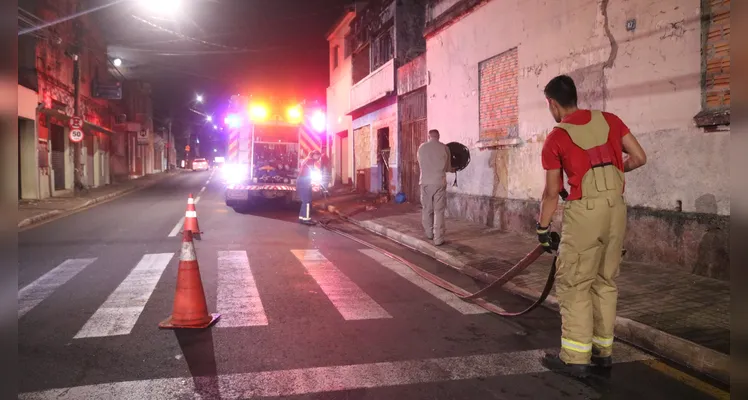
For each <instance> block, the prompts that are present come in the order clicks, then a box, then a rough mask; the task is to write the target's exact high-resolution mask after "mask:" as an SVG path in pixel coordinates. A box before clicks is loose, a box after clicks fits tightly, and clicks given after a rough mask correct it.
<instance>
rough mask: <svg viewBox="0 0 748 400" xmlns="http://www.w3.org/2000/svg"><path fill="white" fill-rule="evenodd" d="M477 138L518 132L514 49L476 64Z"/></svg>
mask: <svg viewBox="0 0 748 400" xmlns="http://www.w3.org/2000/svg"><path fill="white" fill-rule="evenodd" d="M478 72H479V96H478V97H479V100H478V101H479V118H480V122H479V128H480V134H479V139H480V140H481V141H495V140H497V139H503V138H510V137H516V136H517V134H518V119H519V118H518V115H519V108H518V105H517V102H518V91H519V89H518V75H519V74H518V72H519V66H518V57H517V48H516V47H515V48H513V49H510V50H507V51H505V52H504V53H501V54H499V55H497V56H494V57H492V58H489V59H487V60H485V61H482V62H480V63H479V64H478Z"/></svg>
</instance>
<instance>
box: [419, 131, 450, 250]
mask: <svg viewBox="0 0 748 400" xmlns="http://www.w3.org/2000/svg"><path fill="white" fill-rule="evenodd" d="M418 166H419V167H420V169H421V177H420V179H419V184H420V185H421V205H422V206H423V210H422V211H421V219H422V222H423V229H424V231H425V233H426V237H427V238H429V239H433V240H434V244H435V245H437V246H439V245H441V244H443V243H444V231H445V226H444V213H445V211H446V209H447V172H453V170H452V156H451V154H450V152H449V147H447V145H445V144H444V143H442V142H440V141H439V131H438V130H436V129H432V130H430V131H429V140H428V141H427V142H426V143H423V144H422V145H421V146H420V147H419V148H418Z"/></svg>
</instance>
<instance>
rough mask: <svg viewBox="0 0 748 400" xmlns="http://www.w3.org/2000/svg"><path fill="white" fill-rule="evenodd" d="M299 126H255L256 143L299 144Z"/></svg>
mask: <svg viewBox="0 0 748 400" xmlns="http://www.w3.org/2000/svg"><path fill="white" fill-rule="evenodd" d="M298 141H299V127H298V126H279V125H255V142H266V143H279V142H280V143H298Z"/></svg>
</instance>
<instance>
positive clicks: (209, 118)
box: [205, 115, 213, 122]
mask: <svg viewBox="0 0 748 400" xmlns="http://www.w3.org/2000/svg"><path fill="white" fill-rule="evenodd" d="M205 119H206V120H208V122H211V121H213V116H211V115H208V116H207V117H205Z"/></svg>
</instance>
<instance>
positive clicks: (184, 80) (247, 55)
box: [97, 0, 352, 118]
mask: <svg viewBox="0 0 748 400" xmlns="http://www.w3.org/2000/svg"><path fill="white" fill-rule="evenodd" d="M99 1H101V2H107V1H111V0H99ZM151 1H152V2H155V1H169V0H151ZM182 3H183V4H184V8H183V11H182V12H181V13H179V14H177V15H173V16H168V18H161V17H159V16H158V15H157V14H153V13H152V12H151V11H144V9H142V8H139V7H142V6H141V5H117V6H114V7H111V8H109V9H106V10H104V11H100V12H99V13H98V16H97V18H99V19H100V21H101V22H102V26H103V27H104V28H105V30H106V31H105V37H106V40H107V42H108V44H109V46H110V47H109V56H110V57H115V56H116V57H120V58H122V60H123V64H122V67H121V70H122V72H123V73H124V74H125V76H126V77H128V78H133V79H143V80H146V81H149V82H151V83H152V84H153V87H154V93H153V99H154V108H155V112H156V115H157V116H159V115H164V114H166V113H168V111H169V110H171V112H172V113H174V114H176V115H175V117H177V118H196V117H199V116H197V115H194V113H190V112H189V111H188V110H187V107H186V106H185V105H186V104H187V103H188V102H189V101H190V100H192V99H193V98H194V96H195V93H202V94H204V95H205V97H206V104H204V105H203V106H202V108H203V110H204V111H207V112H210V113H212V112H214V110H215V112H218V111H219V110H220V108H221V107H224V106H225V104H226V103H227V101H228V98H229V96H230V95H231V94H235V93H242V94H250V93H254V94H266V93H272V94H275V95H279V96H294V97H296V98H298V99H302V98H306V99H307V100H312V101H313V100H318V101H320V102H321V103H322V104H324V102H325V90H326V87H327V86H328V83H329V76H328V62H329V52H328V44H327V40H326V34H327V32H328V31H329V30H330V29H331V28H332V25H333V24H334V23H335V21H336V20H337V19H338V18H340V17H341V15H342V13H343V11H344V7H345V5H347V4H350V3H352V1H350V0H182ZM149 24H150V25H149ZM169 31H171V32H169ZM174 32H176V33H177V34H175V33H174ZM180 35H181V36H182V37H180ZM204 42H208V43H204ZM190 114H193V115H190Z"/></svg>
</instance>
